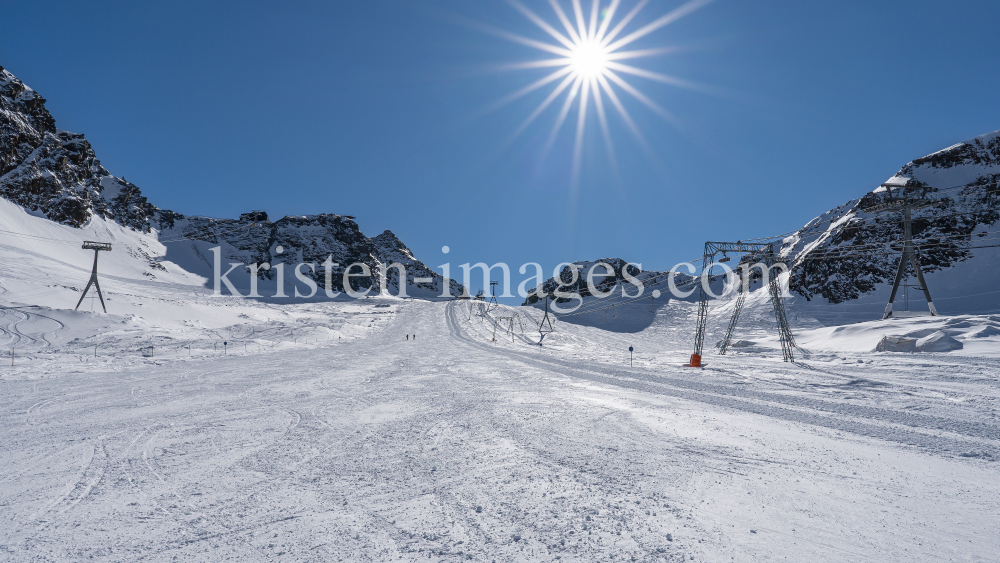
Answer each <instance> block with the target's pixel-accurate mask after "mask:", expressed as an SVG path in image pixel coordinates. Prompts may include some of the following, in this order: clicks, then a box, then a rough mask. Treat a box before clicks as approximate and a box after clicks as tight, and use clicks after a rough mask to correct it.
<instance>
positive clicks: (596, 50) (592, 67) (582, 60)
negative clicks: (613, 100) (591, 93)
mask: <svg viewBox="0 0 1000 563" xmlns="http://www.w3.org/2000/svg"><path fill="white" fill-rule="evenodd" d="M570 52H571V53H572V54H571V55H570V57H569V59H570V63H569V64H570V66H571V67H572V68H573V72H574V73H575V74H576V75H577V76H580V77H583V78H585V79H587V80H591V79H594V78H596V77H597V76H598V75H601V74H604V71H605V70H607V62H608V53H607V52H606V51H605V48H604V45H601V44H600V43H598V42H597V41H591V40H589V39H588V40H586V41H581V42H580V43H578V44H576V45H574V46H573V48H572V49H570Z"/></svg>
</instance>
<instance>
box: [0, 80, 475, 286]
mask: <svg viewBox="0 0 1000 563" xmlns="http://www.w3.org/2000/svg"><path fill="white" fill-rule="evenodd" d="M0 197H3V198H5V199H8V200H10V201H12V202H14V203H16V204H18V205H20V206H22V207H24V208H25V209H26V210H28V211H29V212H31V213H34V214H36V215H39V216H42V217H45V218H47V219H50V220H52V221H56V222H58V223H63V224H65V225H70V226H72V227H81V226H83V225H85V224H86V223H87V222H88V221H89V220H90V219H91V217H94V216H99V217H102V218H104V219H108V220H112V221H115V222H117V223H119V224H121V225H124V226H126V227H129V228H131V229H134V230H137V231H142V232H151V231H152V230H154V229H155V230H157V231H159V235H160V239H161V241H162V242H164V243H166V244H168V245H172V244H178V243H183V242H194V241H203V242H209V243H212V244H218V245H220V246H221V247H222V249H223V251H224V253H225V254H226V256H225V258H226V259H228V260H229V261H236V262H242V263H244V264H253V263H257V264H260V263H265V262H266V263H269V264H278V263H286V264H288V266H289V267H288V268H286V271H287V272H289V275H291V269H292V268H293V267H294V266H296V265H298V264H299V263H302V262H305V263H315V264H316V265H317V268H316V270H315V271H312V270H309V269H304V270H303V273H304V274H305V275H307V276H309V277H312V278H313V279H314V280H315V281H317V282H318V283H322V282H323V281H324V280H325V275H326V270H325V267H324V266H323V262H325V261H326V260H327V258H331V259H332V260H333V262H336V263H339V266H335V267H334V268H333V270H332V273H333V274H334V275H333V280H332V282H333V283H332V285H333V289H334V290H337V291H342V290H343V289H344V288H343V287H342V279H343V277H342V273H343V269H344V268H345V267H346V266H348V265H350V264H354V263H361V264H365V265H366V266H368V268H369V270H370V272H371V275H370V276H359V277H353V278H351V283H352V286H353V287H352V289H354V290H360V289H364V288H368V287H371V288H373V289H374V290H376V291H377V290H378V288H379V287H380V283H379V281H380V279H381V268H380V266H381V265H383V264H389V263H393V262H398V263H401V264H404V265H405V266H406V267H407V283H408V284H410V285H413V286H414V287H417V288H419V289H424V290H428V291H435V292H436V293H438V294H440V290H441V287H442V283H443V281H442V276H441V275H440V274H437V273H435V272H434V271H432V270H430V269H429V268H427V267H426V266H424V264H423V263H421V262H420V261H419V260H417V259H416V258H414V256H413V253H411V252H410V250H409V249H407V248H406V246H405V245H404V244H403V243H402V242H401V241H400V240H399V239H398V238H396V236H395V235H393V234H392V233H391V232H389V231H386V232H384V233H382V234H381V235H379V236H377V237H375V238H373V239H369V238H368V237H366V236H365V235H364V234H363V233H362V232H361V231H360V229H359V228H358V225H357V223H355V222H354V220H353V218H350V217H345V216H341V215H334V214H328V213H324V214H319V215H298V216H288V217H283V218H281V219H278V220H277V221H270V220H268V217H267V214H266V213H263V212H251V213H245V214H243V215H242V216H241V218H240V219H214V218H209V217H198V216H184V215H182V214H180V213H176V212H173V211H169V210H166V209H160V208H158V207H157V206H155V205H153V204H152V203H151V202H149V201H148V200H147V199H146V196H144V195H143V193H142V191H141V190H140V189H139V187H138V186H136V185H135V184H133V183H131V182H128V181H126V180H125V179H124V178H118V177H115V176H113V175H112V174H111V173H110V172H108V170H107V169H105V168H104V167H103V166H102V165H101V162H100V161H99V160H98V159H97V157H96V155H95V153H94V149H93V147H91V145H90V143H89V142H87V139H86V138H84V136H83V135H82V134H78V133H70V132H68V131H62V130H59V129H57V128H56V125H55V120H54V119H53V118H52V115H50V114H49V112H48V110H47V109H45V99H44V98H42V97H41V96H40V95H39V94H38V93H37V92H35V91H34V90H32V89H31V88H29V87H28V86H26V85H25V84H24V83H23V82H21V81H20V80H18V79H17V78H16V77H15V76H14V75H12V74H11V73H10V72H8V71H7V70H5V69H3V67H0ZM279 247H280V248H281V252H278V248H279ZM195 254H198V255H200V256H202V258H204V253H203V252H201V251H200V250H197V249H195ZM146 258H149V257H148V256H147V257H146ZM151 260H152V259H150V260H149V261H151ZM274 275H275V274H274V271H273V270H266V269H261V270H259V271H258V276H259V277H260V278H264V279H272V278H273V276H274ZM388 275H389V280H388V283H387V288H388V289H390V290H391V291H392V292H393V293H396V292H397V291H398V285H397V284H398V283H399V282H400V280H399V279H398V277H399V276H398V273H396V271H395V270H394V269H393V270H390V271H389V274H388ZM417 278H427V279H430V280H431V281H423V282H420V283H417V282H416V281H415V279H417ZM449 291H450V292H451V294H452V295H459V294H461V293H462V286H461V285H460V284H458V283H457V282H451V285H450V288H449Z"/></svg>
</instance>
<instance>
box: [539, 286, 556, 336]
mask: <svg viewBox="0 0 1000 563" xmlns="http://www.w3.org/2000/svg"><path fill="white" fill-rule="evenodd" d="M551 298H552V296H551V295H546V296H545V297H542V299H544V300H545V316H544V317H542V322H540V323H538V334H540V335H541V337H542V338H545V335H546V334H548V333H550V332H555V331H556V329H554V328H552V321H551V320H550V319H549V299H551ZM545 325H549V328H545ZM539 343H541V341H540V340H539Z"/></svg>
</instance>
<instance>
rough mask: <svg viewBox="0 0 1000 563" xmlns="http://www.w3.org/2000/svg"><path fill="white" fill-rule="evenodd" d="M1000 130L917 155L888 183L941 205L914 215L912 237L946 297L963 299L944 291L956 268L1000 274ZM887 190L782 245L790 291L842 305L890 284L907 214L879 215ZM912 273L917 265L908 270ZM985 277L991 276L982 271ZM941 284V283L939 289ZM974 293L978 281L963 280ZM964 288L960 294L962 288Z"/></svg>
mask: <svg viewBox="0 0 1000 563" xmlns="http://www.w3.org/2000/svg"><path fill="white" fill-rule="evenodd" d="M998 180H1000V131H996V132H993V133H989V134H986V135H982V136H979V137H976V138H974V139H970V140H968V141H966V142H964V143H959V144H956V145H953V146H951V147H948V148H947V149H944V150H942V151H939V152H936V153H934V154H931V155H928V156H925V157H923V158H918V159H916V160H914V161H912V162H910V163H908V164H906V165H905V166H903V167H902V169H900V171H899V172H898V173H896V174H895V175H894V176H893V177H891V178H889V179H888V180H887V181H886V182H885V185H888V186H890V187H892V188H894V190H895V193H896V194H897V195H898V194H899V192H900V190H903V191H906V190H920V191H924V190H926V192H927V195H928V197H930V198H932V199H933V200H934V201H935V205H933V206H931V207H927V208H924V209H920V210H916V211H914V212H913V237H914V242H915V245H916V247H917V252H918V254H919V256H920V260H921V263H922V265H923V268H924V271H925V272H929V273H931V274H934V273H939V274H943V275H938V276H934V275H931V276H929V278H928V280H929V281H928V285H929V286H930V288H931V291H932V296H933V297H937V295H935V289H937V291H938V292H939V293H938V295H940V296H941V297H947V298H952V297H957V294H956V295H952V293H955V292H953V291H950V290H945V291H944V294H941V293H940V292H941V289H942V287H947V286H949V285H955V283H957V282H958V281H959V280H953V279H952V280H949V279H947V278H950V277H955V276H957V275H959V274H957V272H959V270H955V268H956V267H957V266H959V265H960V264H962V263H965V262H969V261H972V260H973V258H976V259H977V260H975V262H978V264H977V269H980V270H981V268H982V267H988V270H989V271H990V272H992V271H993V270H995V269H996V261H995V259H994V255H995V252H993V251H992V250H990V249H992V248H993V247H994V246H995V245H996V244H997V240H998V238H1000V237H997V236H996V235H995V229H994V227H995V226H996V224H997V222H998V220H1000V197H998V194H1000V189H998V184H997V182H998ZM888 195H889V194H888V190H887V189H886V187H884V186H880V187H878V188H876V189H874V190H872V191H871V192H869V193H868V194H866V195H865V196H863V197H861V198H858V199H855V200H852V201H849V202H847V203H846V204H845V205H842V206H840V207H838V208H836V209H832V210H830V211H828V212H827V213H824V214H823V215H820V216H819V217H817V218H815V219H813V220H812V221H810V222H809V223H808V224H806V225H805V226H804V227H803V228H801V229H799V230H798V231H797V232H796V233H794V234H793V235H791V236H789V237H787V238H786V239H785V240H784V243H783V246H782V250H781V252H782V255H783V256H785V257H786V258H788V259H789V260H790V263H791V266H792V291H793V292H794V293H797V294H798V295H801V296H803V297H805V298H806V299H808V300H813V299H821V300H824V301H826V302H829V303H843V302H847V301H852V300H856V299H859V298H861V297H863V296H867V295H871V294H873V293H875V292H876V291H877V290H879V289H880V288H883V287H885V286H886V285H887V284H891V283H892V279H893V277H894V276H895V272H896V266H897V263H898V261H899V250H898V245H899V244H900V243H901V241H902V238H903V229H902V213H901V212H887V213H881V214H879V213H873V212H871V211H869V209H871V208H872V207H873V206H875V205H878V204H879V203H881V202H883V201H885V199H886V197H887V196H888ZM907 274H908V275H910V276H912V275H913V271H912V268H907ZM980 275H982V276H985V275H986V274H985V273H984V272H980ZM935 281H937V282H938V283H937V285H936V286H935V283H934V282H935ZM961 281H963V282H964V283H961V284H958V285H960V286H961V285H964V286H965V287H966V289H967V291H966V293H974V291H972V289H973V285H975V284H977V283H978V282H979V280H971V279H967V278H966V279H964V280H961ZM959 291H961V290H959Z"/></svg>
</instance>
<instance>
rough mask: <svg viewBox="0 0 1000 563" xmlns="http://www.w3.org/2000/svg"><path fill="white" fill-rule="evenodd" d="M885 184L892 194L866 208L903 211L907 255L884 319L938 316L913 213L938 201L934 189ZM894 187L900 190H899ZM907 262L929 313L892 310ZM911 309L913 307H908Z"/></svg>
mask: <svg viewBox="0 0 1000 563" xmlns="http://www.w3.org/2000/svg"><path fill="white" fill-rule="evenodd" d="M882 187H883V188H885V189H886V191H887V192H888V196H887V197H886V198H885V200H884V201H883V202H882V203H881V204H879V205H876V206H873V207H869V208H867V209H865V211H867V212H870V213H888V212H892V211H902V212H903V248H902V251H903V254H902V255H901V256H900V257H899V266H898V267H897V268H896V278H895V279H894V280H893V282H892V292H891V293H890V294H889V303H888V304H886V306H885V312H884V313H883V314H882V319H883V320H884V319H888V318H889V317H914V316H926V315H928V314H929V315H930V316H932V317H934V316H937V314H938V312H937V309H936V308H935V307H934V302H933V301H931V292H930V290H929V289H927V282H926V281H925V280H924V273H923V272H922V271H921V270H920V259H918V258H917V252H916V249H915V248H914V246H913V217H912V214H911V212H912V211H913V210H914V209H922V208H924V207H930V206H931V205H934V204H935V203H937V202H936V201H935V200H933V199H930V198H928V197H927V192H928V191H930V189H931V188H930V187H929V186H917V187H913V186H900V185H895V186H894V185H891V184H882ZM893 189H895V190H896V191H895V193H894V192H893ZM893 250H899V248H898V247H896V248H894V249H893ZM907 264H909V265H910V266H912V267H913V271H914V273H915V274H916V275H917V283H918V284H919V287H920V289H922V290H923V291H924V297H925V298H927V309H928V310H929V311H928V312H927V313H913V312H910V311H905V312H904V311H896V312H893V310H892V303H893V302H894V301H895V300H896V292H897V291H899V282H900V281H901V280H902V279H903V274H905V273H906V266H907ZM903 291H904V292H905V291H906V289H905V288H904V290H903ZM907 309H909V307H908V306H907Z"/></svg>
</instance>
